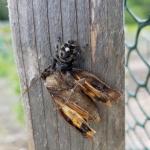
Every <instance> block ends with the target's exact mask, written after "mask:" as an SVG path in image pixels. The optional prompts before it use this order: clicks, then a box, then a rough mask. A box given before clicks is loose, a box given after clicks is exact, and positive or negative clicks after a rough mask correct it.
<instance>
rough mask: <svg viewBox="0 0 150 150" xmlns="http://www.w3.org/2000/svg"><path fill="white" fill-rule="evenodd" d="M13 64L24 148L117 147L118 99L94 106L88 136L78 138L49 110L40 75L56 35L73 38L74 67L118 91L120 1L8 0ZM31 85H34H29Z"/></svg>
mask: <svg viewBox="0 0 150 150" xmlns="http://www.w3.org/2000/svg"><path fill="white" fill-rule="evenodd" d="M8 4H9V13H10V23H11V28H12V33H13V43H14V50H15V55H16V62H17V65H18V70H19V74H20V81H21V87H22V90H24V89H26V88H28V87H30V85H32V86H31V88H30V89H29V91H28V92H27V93H25V94H24V95H23V97H24V104H25V108H26V112H27V117H28V120H29V121H28V122H29V128H30V130H29V134H30V139H29V145H30V149H36V150H123V149H124V101H123V100H122V101H121V102H120V103H118V104H117V105H114V106H113V107H112V108H107V107H106V106H103V105H101V104H100V106H99V109H100V114H101V116H102V121H101V123H98V124H92V126H93V127H94V128H95V129H96V131H97V133H96V136H95V137H94V139H93V140H87V139H85V138H83V137H82V136H81V135H80V134H79V133H78V132H77V131H76V130H75V129H74V128H72V127H70V125H68V124H67V123H66V122H65V121H64V119H63V118H62V117H61V116H60V115H59V114H58V113H57V112H56V110H55V109H54V103H53V101H52V100H51V98H50V95H49V93H48V92H47V90H46V89H45V87H44V86H43V82H42V81H41V80H37V79H38V77H39V76H40V73H41V72H42V70H44V68H46V67H47V66H48V65H49V64H50V63H51V60H52V55H53V54H54V52H55V46H56V42H57V38H58V37H61V38H62V39H63V41H67V40H68V39H73V40H77V41H78V42H79V44H80V45H81V46H85V45H86V44H89V48H87V49H86V51H83V53H82V57H83V59H82V60H81V62H80V63H79V64H80V67H81V68H83V69H85V70H89V71H91V72H92V73H94V74H96V75H97V76H99V77H100V78H101V79H102V80H104V81H106V82H107V83H108V84H109V85H111V86H112V87H114V88H117V89H119V90H121V91H124V34H123V0H41V1H39V0H8ZM33 83H34V84H33Z"/></svg>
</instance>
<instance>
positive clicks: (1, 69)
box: [0, 22, 24, 124]
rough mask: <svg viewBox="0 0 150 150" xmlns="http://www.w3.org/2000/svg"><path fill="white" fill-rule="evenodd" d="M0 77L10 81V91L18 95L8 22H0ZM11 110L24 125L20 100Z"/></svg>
mask: <svg viewBox="0 0 150 150" xmlns="http://www.w3.org/2000/svg"><path fill="white" fill-rule="evenodd" d="M0 77H1V78H6V79H7V80H9V81H10V86H11V89H12V90H13V91H14V94H16V95H18V96H19V95H20V84H19V77H18V73H17V69H16V65H15V61H14V56H13V50H12V43H11V31H10V27H9V23H8V22H5V23H4V22H0ZM12 107H13V108H12V110H13V112H14V113H15V115H16V118H17V121H19V122H20V123H21V124H24V109H23V106H22V100H19V99H18V101H17V103H16V104H14V106H12Z"/></svg>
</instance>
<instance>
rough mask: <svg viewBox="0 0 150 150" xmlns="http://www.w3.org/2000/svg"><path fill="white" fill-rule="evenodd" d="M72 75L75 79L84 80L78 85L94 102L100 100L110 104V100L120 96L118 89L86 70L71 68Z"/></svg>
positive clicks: (113, 100) (112, 100)
mask: <svg viewBox="0 0 150 150" xmlns="http://www.w3.org/2000/svg"><path fill="white" fill-rule="evenodd" d="M72 75H73V77H74V78H75V80H77V81H79V80H81V79H85V82H84V83H83V84H80V87H81V89H82V91H83V92H84V93H85V94H86V95H88V96H89V97H90V98H91V99H92V100H93V101H95V102H97V101H101V102H103V103H105V104H107V105H108V106H111V103H112V102H116V101H118V100H119V99H120V98H121V93H120V92H119V91H117V90H114V89H112V88H110V87H109V86H108V85H107V84H106V83H104V82H103V81H101V80H100V79H99V78H98V77H96V76H95V75H93V74H91V73H89V72H87V71H83V70H77V69H73V71H72Z"/></svg>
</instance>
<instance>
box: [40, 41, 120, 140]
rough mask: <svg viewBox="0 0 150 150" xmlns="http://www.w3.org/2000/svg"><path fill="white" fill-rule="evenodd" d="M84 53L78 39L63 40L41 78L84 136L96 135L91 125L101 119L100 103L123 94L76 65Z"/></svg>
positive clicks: (65, 115)
mask: <svg viewBox="0 0 150 150" xmlns="http://www.w3.org/2000/svg"><path fill="white" fill-rule="evenodd" d="M80 54H81V49H80V46H79V45H78V44H77V42H76V41H73V40H70V41H68V42H66V43H62V42H60V44H59V45H57V49H56V54H55V56H54V58H53V63H52V64H51V65H50V66H49V67H48V68H46V69H45V70H44V71H43V73H42V74H41V78H42V79H43V80H44V85H45V86H46V88H47V90H48V91H49V93H50V95H51V97H52V99H53V100H54V102H55V104H56V107H57V110H58V111H59V112H60V114H61V115H62V116H63V117H64V119H65V120H66V121H67V122H68V123H69V124H71V125H72V126H73V127H75V128H76V129H77V130H78V131H79V132H81V133H82V135H83V136H85V137H87V138H93V136H94V134H95V133H96V131H95V130H94V129H92V128H91V127H90V125H89V124H90V122H100V120H101V118H100V115H99V112H98V108H97V106H96V103H97V102H102V103H104V104H106V105H109V106H110V105H111V104H112V103H113V102H116V101H118V100H119V99H120V97H121V93H120V92H119V91H117V90H115V89H112V88H110V87H109V86H108V85H107V84H106V83H104V82H103V81H101V80H100V79H99V78H98V77H96V76H95V75H93V74H92V73H89V72H87V71H85V70H81V69H77V68H74V63H75V61H76V60H77V58H78V57H79V55H80Z"/></svg>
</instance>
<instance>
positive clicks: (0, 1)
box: [0, 0, 8, 20]
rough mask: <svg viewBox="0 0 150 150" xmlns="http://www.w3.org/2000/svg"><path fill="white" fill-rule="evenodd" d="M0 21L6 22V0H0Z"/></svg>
mask: <svg viewBox="0 0 150 150" xmlns="http://www.w3.org/2000/svg"><path fill="white" fill-rule="evenodd" d="M0 20H8V7H7V0H0Z"/></svg>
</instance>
